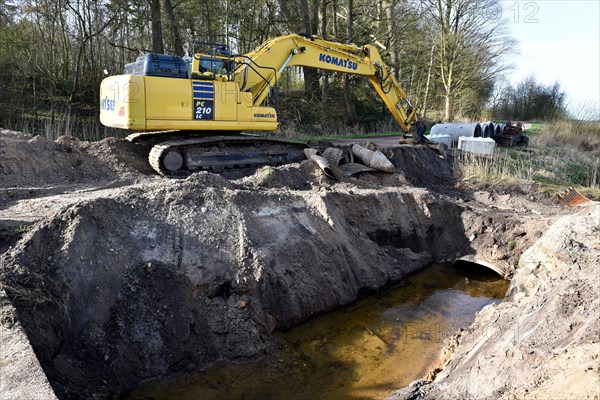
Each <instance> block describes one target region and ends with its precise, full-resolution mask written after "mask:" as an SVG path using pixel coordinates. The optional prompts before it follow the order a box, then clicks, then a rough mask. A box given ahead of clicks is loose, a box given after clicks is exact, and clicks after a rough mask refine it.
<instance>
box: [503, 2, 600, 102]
mask: <svg viewBox="0 0 600 400" xmlns="http://www.w3.org/2000/svg"><path fill="white" fill-rule="evenodd" d="M502 6H503V9H502V15H503V17H504V18H506V19H507V21H508V24H509V27H508V28H509V30H510V32H511V33H512V35H513V36H514V37H515V38H516V39H517V40H518V41H519V49H518V50H519V54H517V55H515V56H513V57H511V61H513V63H514V64H515V70H514V71H512V73H510V74H509V76H508V78H509V80H510V81H511V83H514V82H519V81H521V80H522V79H523V78H524V77H526V76H528V75H532V74H533V75H534V76H535V77H536V79H537V81H538V82H541V83H543V84H545V85H550V84H552V83H554V82H555V81H558V82H560V84H561V87H562V89H563V90H564V91H565V92H566V93H567V96H568V99H567V102H568V105H569V108H570V110H571V111H572V112H576V111H577V110H578V109H579V108H581V106H582V105H584V104H585V105H586V106H587V107H588V108H592V109H594V110H595V111H596V113H600V0H567V1H564V0H541V1H540V0H536V1H511V0H503V1H502Z"/></svg>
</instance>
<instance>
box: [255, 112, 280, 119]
mask: <svg viewBox="0 0 600 400" xmlns="http://www.w3.org/2000/svg"><path fill="white" fill-rule="evenodd" d="M254 118H275V114H271V113H268V114H264V113H254Z"/></svg>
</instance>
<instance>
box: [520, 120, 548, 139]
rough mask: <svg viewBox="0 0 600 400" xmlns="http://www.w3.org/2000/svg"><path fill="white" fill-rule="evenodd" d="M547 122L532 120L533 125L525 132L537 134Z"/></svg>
mask: <svg viewBox="0 0 600 400" xmlns="http://www.w3.org/2000/svg"><path fill="white" fill-rule="evenodd" d="M545 126H546V124H545V123H543V122H531V126H530V127H529V128H528V129H527V130H526V131H525V132H524V133H525V134H526V135H527V136H530V137H531V136H536V135H538V134H539V133H541V132H542V131H543V130H544V128H545Z"/></svg>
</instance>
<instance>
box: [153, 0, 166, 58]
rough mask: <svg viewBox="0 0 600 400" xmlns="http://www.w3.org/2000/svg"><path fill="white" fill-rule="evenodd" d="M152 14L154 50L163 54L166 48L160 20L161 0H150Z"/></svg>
mask: <svg viewBox="0 0 600 400" xmlns="http://www.w3.org/2000/svg"><path fill="white" fill-rule="evenodd" d="M150 14H151V19H150V20H151V24H152V52H153V53H159V54H162V53H164V52H165V48H164V45H163V33H162V23H161V20H160V14H161V12H160V0H150Z"/></svg>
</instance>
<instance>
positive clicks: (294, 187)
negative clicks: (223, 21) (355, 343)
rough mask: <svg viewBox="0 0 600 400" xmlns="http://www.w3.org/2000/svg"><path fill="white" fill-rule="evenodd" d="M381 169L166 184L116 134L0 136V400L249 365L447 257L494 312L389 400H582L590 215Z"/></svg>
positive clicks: (522, 191) (593, 314)
mask: <svg viewBox="0 0 600 400" xmlns="http://www.w3.org/2000/svg"><path fill="white" fill-rule="evenodd" d="M385 140H386V141H389V140H390V139H388V138H385ZM391 144H393V143H391ZM339 145H346V143H339ZM389 155H390V156H391V158H390V160H391V161H392V163H393V164H394V165H395V167H396V169H397V172H396V173H393V174H388V173H384V172H366V173H361V174H358V175H355V176H352V177H346V176H343V174H336V176H338V177H339V178H340V179H339V180H337V181H336V180H332V179H331V178H328V177H326V176H325V175H323V173H322V171H321V170H320V169H319V168H318V167H317V166H316V165H315V164H313V163H312V162H310V161H308V160H306V161H303V162H301V163H295V164H290V165H284V166H278V167H262V168H258V169H254V170H243V171H240V170H232V171H225V172H223V173H221V174H214V173H210V172H206V171H204V172H197V173H194V174H192V175H190V176H188V177H186V178H181V179H169V178H166V177H163V176H159V175H157V174H155V173H154V172H153V171H152V169H151V168H150V167H149V166H148V164H147V161H146V159H145V155H144V149H142V148H141V147H140V146H136V145H133V144H131V143H129V142H127V141H125V140H118V139H114V138H109V139H105V140H102V141H100V142H94V143H89V142H83V141H79V140H77V139H75V138H72V137H67V136H65V137H61V138H59V139H57V140H56V141H54V142H52V141H48V140H46V139H44V138H42V137H40V136H37V137H35V138H31V137H30V136H28V135H24V134H21V133H18V132H11V131H6V130H1V131H0V252H1V255H0V266H1V272H0V274H1V275H0V289H1V290H0V322H1V328H0V329H1V330H0V398H1V399H52V398H60V399H79V398H97V399H98V398H107V399H108V398H118V397H119V395H120V394H121V393H123V392H125V391H127V390H128V389H130V388H132V387H134V386H136V385H137V384H139V383H140V382H143V381H145V380H148V379H153V378H160V377H164V376H167V375H170V374H177V373H183V372H190V371H199V370H202V369H203V368H205V367H207V366H209V365H211V364H212V363H214V362H216V361H231V362H242V361H246V360H252V359H256V358H257V357H261V356H264V355H266V354H269V352H271V351H272V350H273V335H272V334H273V332H274V331H275V330H287V329H290V328H291V327H293V326H295V325H297V324H299V323H301V322H302V321H305V320H307V319H309V318H311V317H313V316H315V315H318V314H322V313H324V312H327V311H329V310H332V309H335V308H338V307H341V306H344V305H347V304H350V303H352V302H353V301H354V300H356V299H357V298H359V297H360V296H364V295H368V293H371V292H375V291H378V290H380V289H381V288H383V287H386V286H389V285H390V284H393V283H396V282H399V281H401V280H402V279H403V277H405V276H407V275H408V274H410V273H411V272H414V271H417V270H419V269H422V268H424V267H425V266H426V265H429V264H430V263H432V262H444V261H445V262H452V261H454V260H456V259H457V258H460V257H463V256H471V257H472V258H473V259H479V260H484V261H486V262H489V263H491V264H494V265H498V266H501V267H502V268H503V271H505V273H506V275H507V276H508V277H509V278H510V279H512V281H511V286H510V288H509V291H508V294H507V298H506V299H505V301H504V302H503V303H502V304H499V305H492V306H488V307H486V308H484V309H483V310H482V311H481V312H480V313H479V314H478V316H477V317H476V320H475V323H474V324H473V325H472V326H466V327H464V328H463V329H461V330H460V331H459V332H457V333H456V335H454V336H453V337H452V338H451V339H450V340H449V341H448V342H447V343H446V348H445V350H444V352H443V353H442V354H440V357H439V360H438V361H437V362H436V363H435V364H433V365H432V366H431V373H430V374H429V375H428V376H424V377H423V380H420V381H416V382H414V383H413V384H412V385H411V386H409V387H407V388H404V389H401V390H400V391H399V392H397V393H396V394H394V395H393V397H392V398H394V399H417V398H423V399H439V398H447V399H458V398H477V399H479V398H486V399H488V398H489V399H499V398H500V399H523V398H525V399H528V398H530V399H542V398H561V399H563V398H564V399H571V398H572V399H597V398H600V383H599V377H600V358H599V355H600V321H599V317H598V314H597V310H598V309H599V308H600V304H599V302H600V300H599V294H600V272H599V270H598V267H597V265H599V264H600V241H599V239H598V238H599V237H600V205H599V204H598V203H597V202H591V203H590V204H589V205H587V206H586V207H578V208H568V207H565V206H563V205H560V204H558V203H557V202H556V201H555V199H554V198H552V197H548V196H547V195H545V194H543V193H541V192H539V191H538V190H537V188H536V186H535V185H529V184H527V185H524V184H521V185H495V186H489V187H483V186H477V187H476V186H472V185H467V184H465V183H463V182H459V181H457V180H456V179H455V178H454V177H453V174H452V171H451V167H452V164H451V162H450V161H449V160H448V159H444V158H441V157H440V156H439V154H438V153H436V152H435V151H434V150H432V149H430V148H427V147H425V146H418V145H416V146H415V145H403V146H393V147H390V150H389ZM450 156H451V155H450ZM334 168H335V167H334ZM399 389H400V388H399Z"/></svg>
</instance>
